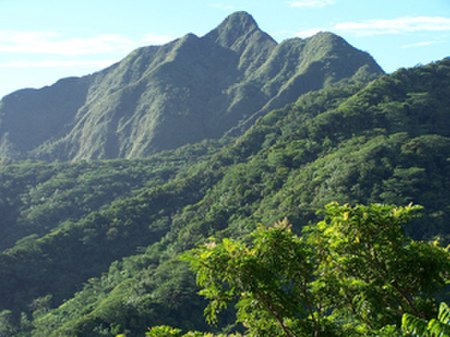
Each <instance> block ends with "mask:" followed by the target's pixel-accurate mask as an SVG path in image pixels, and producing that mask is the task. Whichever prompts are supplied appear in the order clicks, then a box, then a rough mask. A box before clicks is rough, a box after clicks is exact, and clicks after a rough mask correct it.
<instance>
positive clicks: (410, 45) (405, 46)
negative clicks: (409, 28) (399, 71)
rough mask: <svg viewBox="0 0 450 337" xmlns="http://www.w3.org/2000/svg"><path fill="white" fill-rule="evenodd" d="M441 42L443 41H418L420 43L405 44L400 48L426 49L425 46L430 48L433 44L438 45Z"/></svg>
mask: <svg viewBox="0 0 450 337" xmlns="http://www.w3.org/2000/svg"><path fill="white" fill-rule="evenodd" d="M442 42H443V41H420V42H416V43H410V44H405V45H403V46H401V47H402V48H404V49H408V48H420V47H427V46H431V45H433V44H438V43H442Z"/></svg>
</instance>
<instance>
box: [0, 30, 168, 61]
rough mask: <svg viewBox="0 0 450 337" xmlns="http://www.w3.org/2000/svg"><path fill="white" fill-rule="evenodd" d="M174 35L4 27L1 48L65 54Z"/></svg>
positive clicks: (123, 48) (133, 45) (93, 51)
mask: <svg viewBox="0 0 450 337" xmlns="http://www.w3.org/2000/svg"><path fill="white" fill-rule="evenodd" d="M171 39H172V37H170V36H166V35H154V34H148V35H145V36H143V37H142V38H141V39H139V40H133V39H131V38H129V37H127V36H123V35H117V34H100V35H96V36H91V37H84V38H65V37H64V36H62V35H60V34H58V33H55V32H23V31H0V52H1V53H15V54H47V55H62V56H81V55H94V54H103V53H112V52H127V51H131V50H132V49H134V48H136V47H139V46H141V45H142V44H144V43H145V44H162V43H165V42H168V41H170V40H171Z"/></svg>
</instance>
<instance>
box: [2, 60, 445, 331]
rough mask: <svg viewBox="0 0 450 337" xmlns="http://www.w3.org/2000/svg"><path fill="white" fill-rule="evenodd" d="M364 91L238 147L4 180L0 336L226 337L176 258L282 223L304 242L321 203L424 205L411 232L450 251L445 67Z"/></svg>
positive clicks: (297, 113)
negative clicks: (207, 316) (167, 331)
mask: <svg viewBox="0 0 450 337" xmlns="http://www.w3.org/2000/svg"><path fill="white" fill-rule="evenodd" d="M368 79H369V78H368V77H367V76H359V77H353V78H352V79H345V80H341V81H339V82H337V83H329V84H328V85H327V86H326V87H325V88H323V89H320V90H318V91H314V92H310V93H307V94H304V95H301V96H300V97H299V98H298V100H296V101H295V103H292V104H290V105H288V106H286V107H283V108H281V109H276V110H273V111H271V112H269V113H267V114H266V115H265V116H264V117H262V118H261V119H259V120H258V121H257V122H256V124H255V125H253V126H252V127H251V128H250V129H249V130H247V131H246V132H245V133H244V134H243V135H242V136H239V137H235V138H233V137H231V135H230V136H229V137H228V138H222V139H221V140H219V141H214V142H213V141H204V142H202V143H198V144H193V145H187V146H185V147H182V148H179V149H177V150H173V151H167V152H161V153H158V154H154V155H152V156H149V157H148V158H146V159H140V160H113V161H92V162H78V163H52V164H49V163H42V162H39V163H36V162H22V163H16V164H11V165H5V166H2V168H1V171H0V175H1V180H2V185H1V186H0V209H1V210H2V221H1V228H0V232H1V233H2V235H1V238H2V239H1V241H0V245H1V249H2V250H3V251H2V253H1V255H0V268H1V270H2V273H1V274H0V306H1V307H0V310H2V312H1V316H0V335H1V334H3V335H5V336H16V337H19V336H33V337H42V336H48V337H52V336H54V337H56V336H58V337H60V336H64V337H72V336H77V337H82V336H86V337H87V336H89V337H97V336H98V337H101V336H114V335H115V334H120V333H125V334H126V336H127V337H130V336H131V337H133V336H136V337H137V336H143V335H144V334H145V331H146V328H147V327H150V326H157V325H161V324H167V325H171V326H176V327H178V328H181V329H183V331H186V330H191V329H196V330H203V331H207V330H216V331H219V330H222V329H225V330H227V329H229V330H230V329H231V330H232V329H234V328H236V326H235V325H234V321H235V316H234V313H233V308H232V306H231V307H230V308H229V309H228V311H227V312H226V313H225V315H224V318H223V320H221V321H220V324H219V325H218V326H216V327H210V326H209V325H207V323H206V322H205V320H204V318H203V310H204V307H205V305H206V301H205V300H204V299H203V298H202V297H200V296H199V295H198V294H197V291H198V287H197V286H196V284H195V275H194V273H193V272H192V271H191V270H190V269H189V264H188V263H187V262H186V261H183V260H181V259H180V257H179V256H180V254H182V253H183V252H185V251H186V250H189V249H192V248H194V247H197V246H198V245H199V244H200V243H204V242H206V241H207V240H208V238H209V237H211V236H214V237H216V239H218V240H220V239H221V238H224V237H230V238H234V239H237V240H244V238H245V237H246V235H247V234H249V233H251V232H252V231H253V230H254V229H255V226H256V225H257V224H258V223H262V224H265V225H270V224H272V223H274V222H276V221H278V220H280V219H283V218H284V217H287V218H288V219H289V222H290V223H291V224H292V225H293V227H292V230H293V231H294V232H295V233H300V231H301V228H303V227H304V226H306V225H308V224H310V225H311V226H313V225H312V224H314V223H316V222H317V221H318V220H319V219H320V217H321V216H320V215H317V214H316V211H317V210H319V209H322V208H323V207H324V205H326V204H328V203H330V202H332V201H337V202H339V203H349V204H352V205H354V204H357V203H364V204H369V203H383V204H396V205H403V206H404V205H407V204H409V203H413V204H420V205H423V206H424V210H423V212H422V213H423V216H422V217H421V218H419V219H416V218H414V219H411V221H409V222H408V226H407V228H406V232H407V234H408V235H410V236H412V237H413V238H414V239H417V240H419V239H421V240H431V239H433V240H434V239H436V236H439V237H440V240H441V241H442V242H443V243H445V242H447V241H448V234H449V225H448V224H449V220H450V196H449V194H448V191H449V190H450V174H449V172H450V138H449V137H450V110H449V106H450V95H449V93H450V59H444V60H442V61H440V62H436V63H433V64H429V65H425V66H420V67H415V68H411V69H400V70H398V71H397V72H395V73H393V74H390V75H384V76H382V77H380V78H378V79H376V80H374V81H372V82H370V83H367V81H368ZM3 215H4V217H3ZM447 276H448V275H447ZM442 298H443V299H444V300H445V299H447V300H448V296H447V295H446V294H443V295H441V299H442ZM383 317H384V316H383ZM386 317H387V318H386V322H390V321H389V317H390V316H389V315H387V316H386ZM383 319H384V318H383ZM391 323H392V324H394V323H398V322H391ZM237 327H238V328H239V326H237Z"/></svg>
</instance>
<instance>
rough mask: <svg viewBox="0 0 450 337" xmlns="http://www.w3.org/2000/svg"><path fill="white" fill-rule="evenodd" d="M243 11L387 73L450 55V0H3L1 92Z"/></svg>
mask: <svg viewBox="0 0 450 337" xmlns="http://www.w3.org/2000/svg"><path fill="white" fill-rule="evenodd" d="M238 10H245V11H247V12H249V13H250V14H251V15H252V16H253V17H254V18H255V20H256V21H257V22H258V24H259V26H260V28H261V29H262V30H264V31H266V32H267V33H268V34H270V35H271V36H272V37H273V38H275V39H276V40H277V41H282V40H284V39H286V38H292V37H301V38H305V37H307V36H310V35H312V34H314V33H315V32H317V31H321V30H322V31H332V32H334V33H336V34H338V35H340V36H342V37H344V38H345V39H346V40H347V41H348V42H350V43H351V44H352V45H353V46H355V47H357V48H359V49H362V50H365V51H367V52H369V53H370V54H371V55H372V56H374V58H375V59H376V61H377V62H378V63H379V64H380V65H381V67H382V68H383V69H384V70H385V71H387V72H392V71H394V70H396V69H397V68H399V67H409V66H414V65H416V64H419V63H422V64H425V63H428V62H430V61H435V60H439V59H442V58H443V57H446V56H450V0H0V78H1V81H0V97H2V96H4V95H6V94H8V93H10V92H12V91H14V90H17V89H21V88H25V87H35V88H38V87H42V86H44V85H50V84H52V83H54V82H55V81H56V80H58V79H60V78H63V77H68V76H81V75H85V74H89V73H92V72H95V71H97V70H100V69H102V68H104V67H106V66H108V65H110V64H112V63H114V62H116V61H119V60H120V59H121V58H123V57H125V56H126V55H127V54H128V53H130V52H131V51H132V50H133V49H134V48H137V47H139V46H145V45H155V44H162V43H165V42H168V41H170V40H172V39H175V38H177V37H180V36H183V35H185V34H187V33H194V34H196V35H199V36H202V35H204V34H206V33H207V32H208V31H210V30H211V29H213V28H214V27H216V26H217V25H218V24H219V23H220V22H221V21H222V20H223V19H224V18H225V17H226V16H227V15H229V14H231V13H232V12H234V11H238Z"/></svg>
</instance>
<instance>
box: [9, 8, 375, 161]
mask: <svg viewBox="0 0 450 337" xmlns="http://www.w3.org/2000/svg"><path fill="white" fill-rule="evenodd" d="M362 67H365V68H366V71H367V73H382V70H381V68H380V67H379V66H378V65H377V64H376V63H375V61H374V60H373V59H372V58H371V57H370V56H369V55H368V54H367V53H364V52H362V51H359V50H357V49H355V48H353V47H352V46H350V45H349V44H347V43H346V42H345V41H344V40H343V39H341V38H339V37H337V36H335V35H333V34H330V33H321V34H318V35H316V36H314V37H311V38H309V39H305V40H302V39H298V38H297V39H291V40H287V41H284V42H282V43H281V44H277V43H276V42H275V41H274V40H273V39H272V38H271V37H270V36H269V35H267V34H266V33H264V32H263V31H262V30H261V29H260V28H259V27H258V25H257V24H256V22H255V20H254V19H253V18H252V17H251V16H250V15H249V14H247V13H245V12H237V13H234V14H232V15H230V16H229V17H228V18H226V19H225V20H224V21H223V22H222V23H221V24H220V25H219V26H218V27H217V28H216V29H214V30H212V31H211V32H209V33H208V34H206V35H205V36H203V37H197V36H195V35H193V34H188V35H186V36H184V37H182V38H180V39H177V40H175V41H172V42H170V43H168V44H165V45H162V46H150V47H144V48H140V49H137V50H135V51H134V52H132V53H131V54H130V55H128V56H127V57H126V58H125V59H124V60H122V61H120V62H119V63H117V64H115V65H113V66H111V67H109V68H107V69H104V70H102V71H100V72H98V73H95V74H92V75H89V76H85V77H82V78H71V79H66V80H62V81H59V82H57V83H56V84H55V85H53V86H50V87H46V88H43V89H39V90H22V91H17V92H15V93H13V94H11V95H8V96H6V97H4V98H3V100H2V101H1V103H0V158H3V159H24V158H38V159H44V160H55V159H56V160H77V159H106V158H118V157H120V158H136V157H143V156H147V155H148V154H150V153H153V152H157V151H160V150H164V149H173V148H177V147H179V146H181V145H184V144H187V143H194V142H198V141H201V140H203V139H207V138H218V137H220V136H222V135H224V134H225V133H226V132H228V131H230V130H231V129H233V128H234V129H233V130H234V132H235V133H240V132H242V130H245V129H246V128H248V126H249V125H251V124H252V123H254V121H255V120H256V118H257V117H259V116H261V115H264V114H265V113H266V112H267V111H269V110H271V109H273V108H278V107H282V106H284V105H285V104H287V103H291V102H293V101H295V100H296V99H297V98H298V97H299V95H301V94H303V93H305V92H308V91H310V90H316V89H319V88H321V87H323V86H324V85H326V84H327V83H331V82H335V81H339V80H341V79H342V78H347V77H351V76H353V75H355V74H356V73H357V72H358V71H359V70H360V69H361V68H362ZM47 121H51V122H47ZM244 121H246V122H244ZM238 125H240V126H239V127H238V128H236V127H237V126H238Z"/></svg>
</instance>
